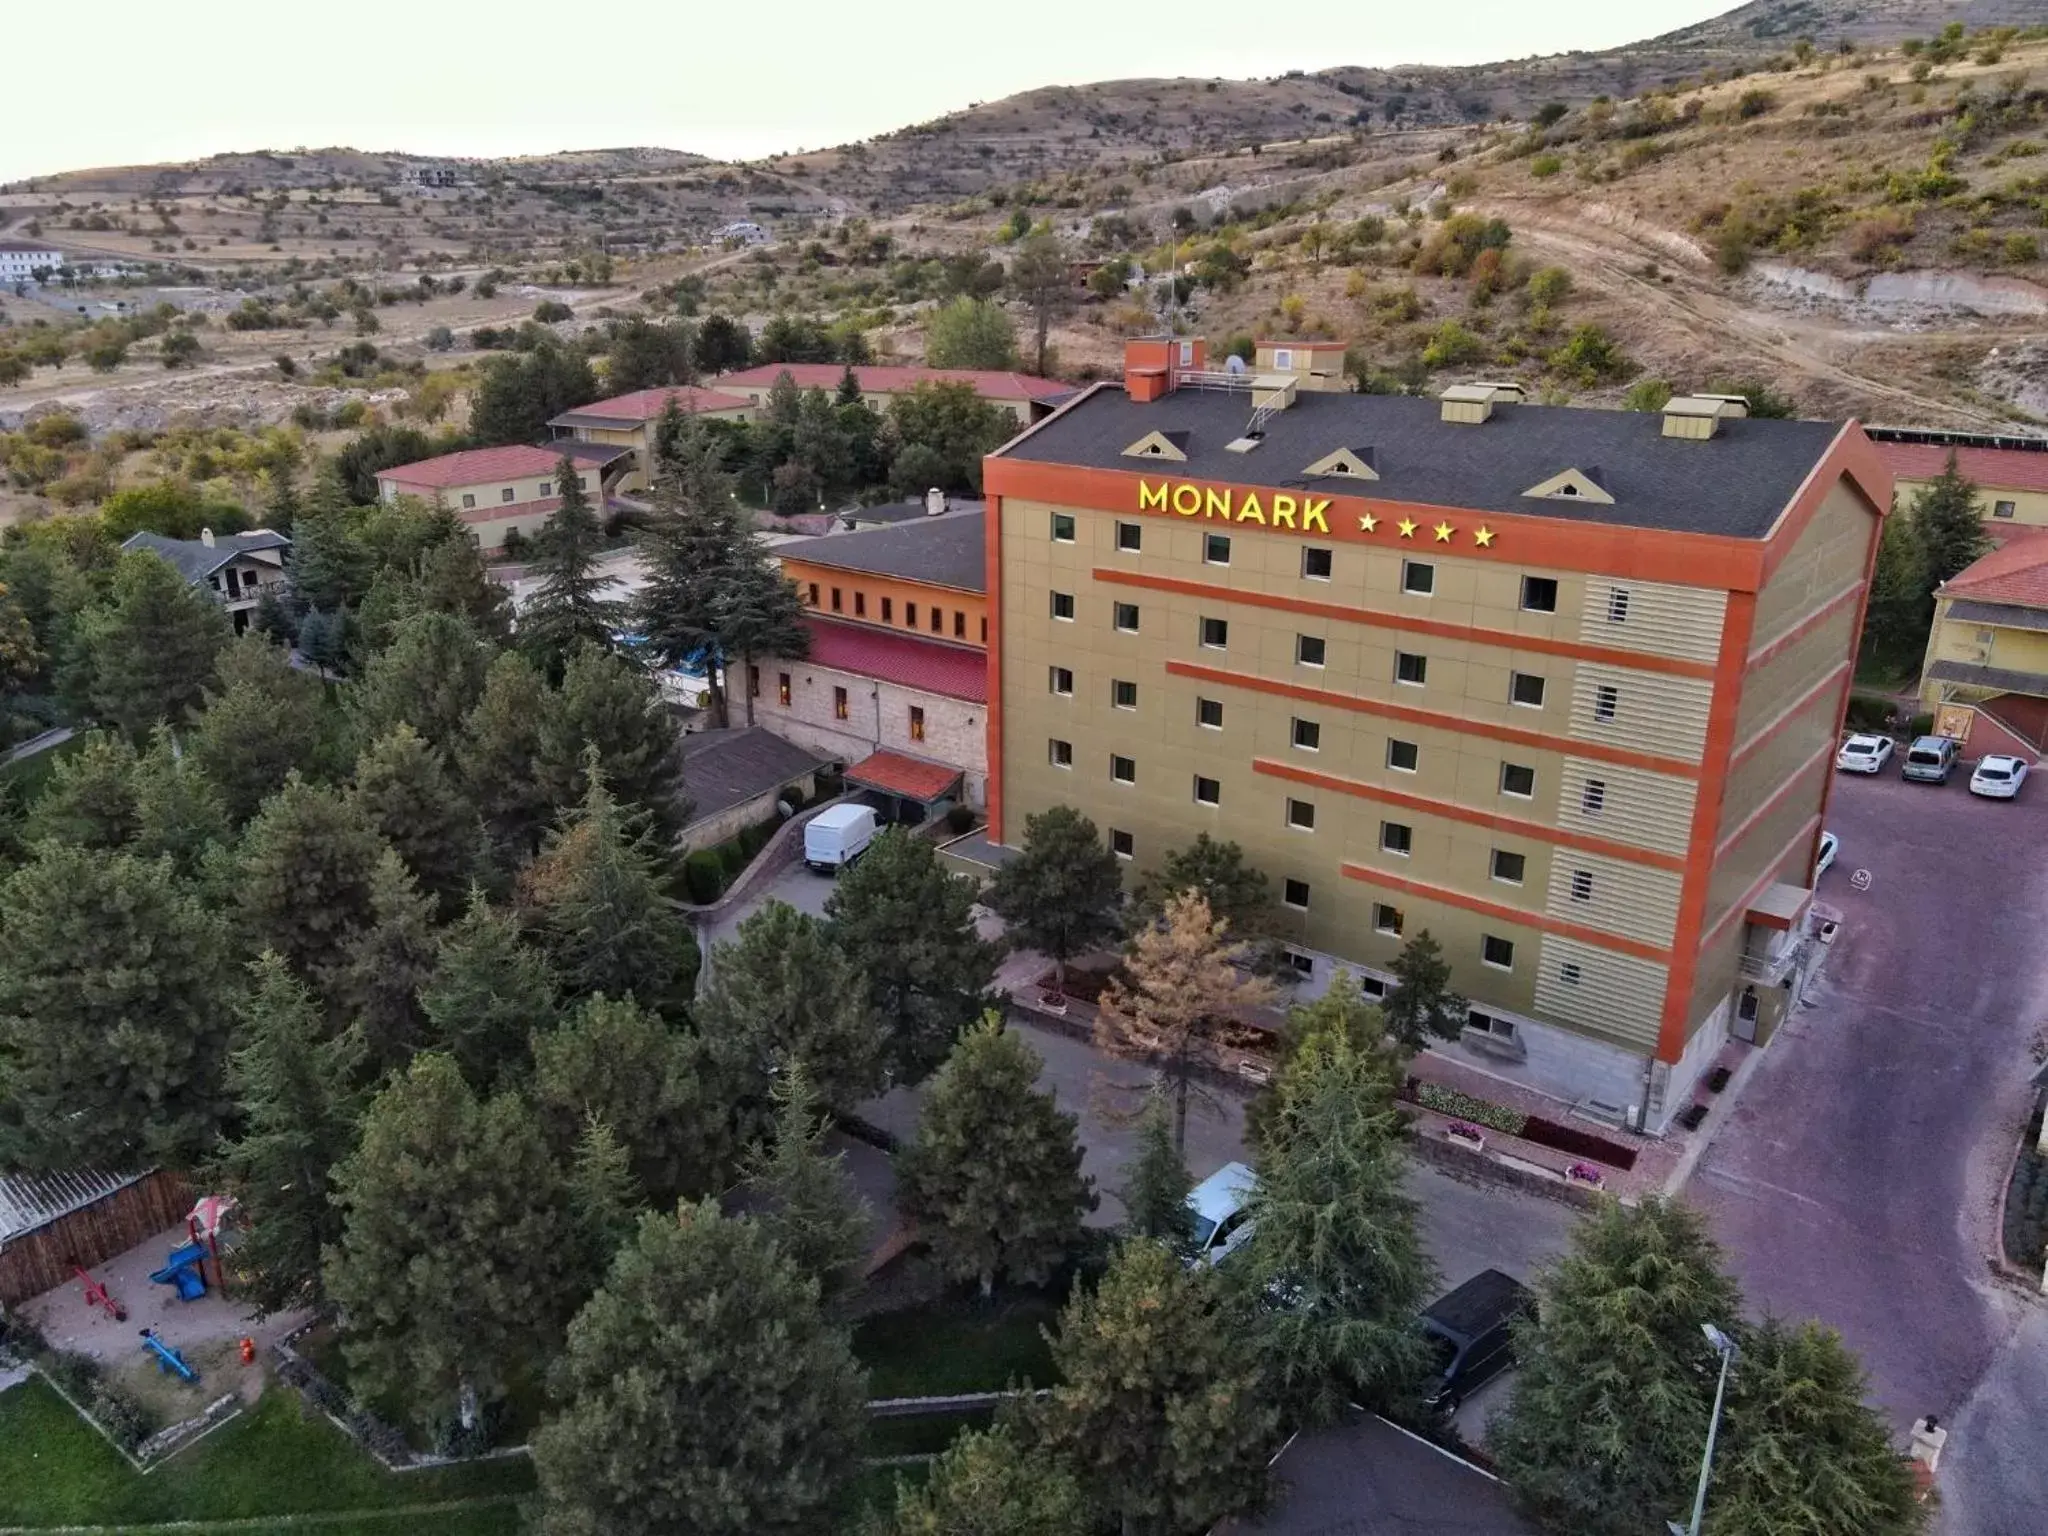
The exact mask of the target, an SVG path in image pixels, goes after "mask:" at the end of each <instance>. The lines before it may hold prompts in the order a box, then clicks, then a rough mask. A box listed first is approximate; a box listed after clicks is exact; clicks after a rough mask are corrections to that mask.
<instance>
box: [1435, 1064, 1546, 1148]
mask: <svg viewBox="0 0 2048 1536" xmlns="http://www.w3.org/2000/svg"><path fill="white" fill-rule="evenodd" d="M1408 1086H1409V1090H1410V1092H1411V1094H1412V1095H1413V1097H1414V1099H1415V1102H1416V1103H1418V1104H1420V1105H1421V1106H1422V1107H1423V1108H1424V1109H1433V1110H1435V1111H1436V1112H1437V1113H1438V1114H1440V1115H1449V1116H1450V1117H1451V1118H1452V1119H1454V1120H1469V1121H1471V1122H1472V1123H1473V1124H1474V1125H1484V1126H1488V1127H1491V1128H1492V1129H1493V1130H1496V1131H1500V1132H1501V1133H1503V1134H1504V1135H1508V1136H1519V1135H1521V1134H1522V1126H1523V1124H1524V1123H1525V1122H1526V1121H1527V1120H1528V1118H1529V1117H1528V1116H1527V1115H1525V1114H1523V1113H1522V1112H1521V1111H1520V1110H1519V1109H1509V1108H1508V1107H1507V1106H1506V1105H1505V1104H1489V1103H1488V1102H1487V1101H1486V1100H1485V1099H1480V1098H1474V1097H1473V1096H1472V1095H1471V1094H1469V1093H1460V1092H1458V1090H1457V1089H1455V1088H1441V1087H1438V1086H1437V1085H1436V1084H1435V1083H1425V1082H1423V1081H1422V1080H1421V1079H1420V1078H1413V1077H1411V1078H1409V1079H1408Z"/></svg>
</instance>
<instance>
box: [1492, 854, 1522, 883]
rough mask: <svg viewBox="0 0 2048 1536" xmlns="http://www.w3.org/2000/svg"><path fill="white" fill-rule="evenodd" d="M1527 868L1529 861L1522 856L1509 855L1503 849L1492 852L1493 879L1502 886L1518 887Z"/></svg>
mask: <svg viewBox="0 0 2048 1536" xmlns="http://www.w3.org/2000/svg"><path fill="white" fill-rule="evenodd" d="M1528 868H1529V861H1528V859H1527V858H1526V857H1525V856H1524V855H1522V854H1519V853H1509V852H1508V851H1507V849H1505V848H1496V849H1494V850H1493V878H1494V879H1496V880H1498V881H1500V882H1502V883H1503V884H1505V885H1520V884H1521V883H1522V876H1523V875H1524V874H1525V873H1527V871H1528Z"/></svg>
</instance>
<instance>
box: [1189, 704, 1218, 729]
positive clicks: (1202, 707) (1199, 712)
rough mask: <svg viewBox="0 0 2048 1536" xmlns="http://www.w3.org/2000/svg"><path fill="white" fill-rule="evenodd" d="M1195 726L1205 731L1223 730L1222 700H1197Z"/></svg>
mask: <svg viewBox="0 0 2048 1536" xmlns="http://www.w3.org/2000/svg"><path fill="white" fill-rule="evenodd" d="M1195 724H1197V725H1199V726H1201V727H1202V728H1203V729H1204V730H1210V731H1220V730H1222V729H1223V701H1222V700H1221V699H1197V700H1195Z"/></svg>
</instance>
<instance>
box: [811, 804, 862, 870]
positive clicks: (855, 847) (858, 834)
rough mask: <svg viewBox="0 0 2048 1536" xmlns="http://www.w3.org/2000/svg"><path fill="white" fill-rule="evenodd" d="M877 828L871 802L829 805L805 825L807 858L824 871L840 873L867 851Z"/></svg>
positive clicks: (813, 867) (813, 865)
mask: <svg viewBox="0 0 2048 1536" xmlns="http://www.w3.org/2000/svg"><path fill="white" fill-rule="evenodd" d="M875 829H876V824H875V808H874V807H873V806H872V805H834V806H828V807H826V808H825V809H824V810H822V811H820V812H818V814H817V815H816V816H814V817H812V818H811V819H810V821H808V822H806V823H805V825H804V862H805V863H806V864H808V865H809V866H810V867H811V868H812V869H815V870H818V871H820V872H821V873H824V874H828V875H834V874H837V873H838V872H839V871H840V870H842V869H844V868H846V867H847V866H848V865H849V864H851V863H853V862H854V861H855V860H856V859H858V858H859V857H860V856H861V855H862V854H863V853H866V852H867V851H868V844H869V843H872V842H873V841H874V840H875Z"/></svg>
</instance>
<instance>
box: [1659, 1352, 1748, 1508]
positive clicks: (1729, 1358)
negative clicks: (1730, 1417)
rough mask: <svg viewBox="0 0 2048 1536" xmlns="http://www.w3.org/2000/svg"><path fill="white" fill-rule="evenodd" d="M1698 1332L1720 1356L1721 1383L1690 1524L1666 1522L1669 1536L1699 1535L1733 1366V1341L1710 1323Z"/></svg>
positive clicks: (1709, 1429)
mask: <svg viewBox="0 0 2048 1536" xmlns="http://www.w3.org/2000/svg"><path fill="white" fill-rule="evenodd" d="M1700 1332H1702V1333H1704V1334H1705V1335H1706V1336H1707V1342H1708V1343H1709V1344H1711V1345H1713V1346H1714V1353H1715V1354H1717V1355H1719V1356H1720V1357H1721V1380H1720V1382H1719V1384H1718V1385H1716V1386H1715V1388H1714V1416H1713V1418H1711V1419H1709V1420H1708V1421H1707V1449H1706V1454H1705V1455H1703V1456H1701V1457H1700V1485H1699V1490H1698V1491H1697V1492H1696V1493H1694V1494H1693V1499H1692V1524H1691V1525H1690V1526H1684V1525H1680V1524H1679V1523H1678V1522H1677V1521H1676V1520H1667V1521H1665V1522H1664V1524H1665V1527H1666V1529H1667V1530H1669V1531H1670V1533H1671V1536H1700V1517H1701V1516H1702V1515H1704V1514H1705V1513H1706V1510H1707V1477H1708V1474H1709V1473H1711V1472H1712V1471H1713V1470H1714V1438H1715V1436H1717V1435H1719V1434H1720V1432H1721V1402H1722V1400H1723V1399H1724V1398H1725V1397H1726V1396H1727V1394H1728V1367H1729V1366H1731V1365H1733V1364H1734V1363H1735V1356H1736V1354H1737V1350H1736V1348H1735V1341H1734V1340H1733V1339H1731V1338H1729V1337H1728V1335H1727V1334H1725V1333H1723V1332H1722V1331H1721V1330H1720V1329H1718V1328H1716V1327H1715V1326H1714V1325H1713V1324H1712V1323H1701V1324H1700Z"/></svg>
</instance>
